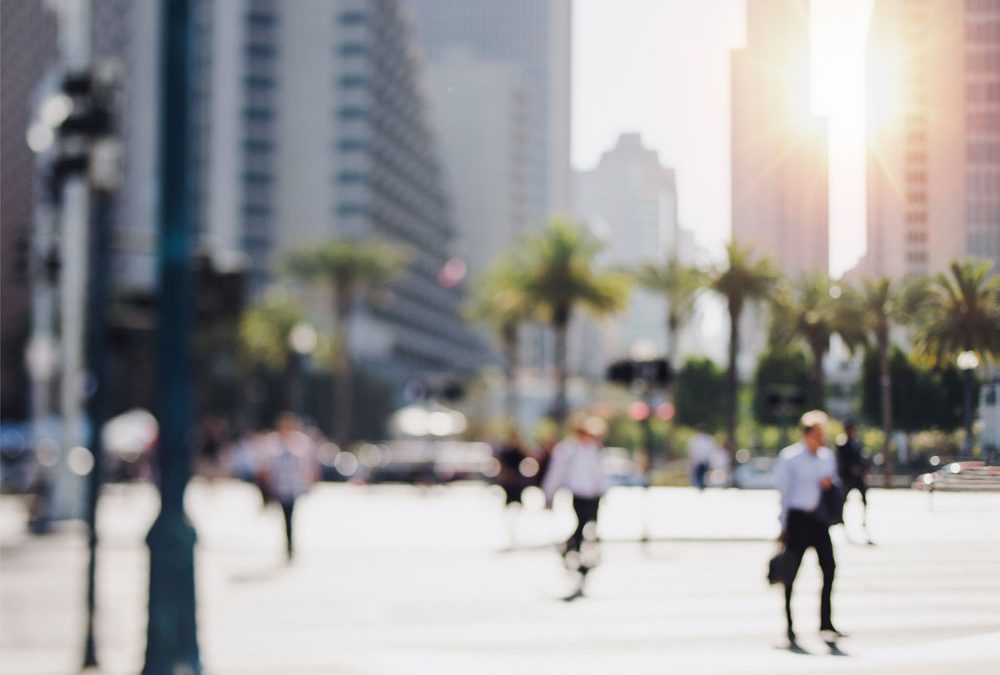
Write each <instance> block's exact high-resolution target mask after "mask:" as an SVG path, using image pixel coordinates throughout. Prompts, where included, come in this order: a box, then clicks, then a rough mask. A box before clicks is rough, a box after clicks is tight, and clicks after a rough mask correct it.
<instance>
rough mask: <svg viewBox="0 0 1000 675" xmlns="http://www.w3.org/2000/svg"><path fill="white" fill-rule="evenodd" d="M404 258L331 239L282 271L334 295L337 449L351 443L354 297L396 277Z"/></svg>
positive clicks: (391, 249)
mask: <svg viewBox="0 0 1000 675" xmlns="http://www.w3.org/2000/svg"><path fill="white" fill-rule="evenodd" d="M408 260H409V254H408V253H407V252H406V251H405V250H403V249H402V248H399V247H397V246H395V245H393V244H389V243H387V242H385V241H383V240H380V239H374V238H369V239H334V240H332V241H328V242H326V243H323V244H319V245H313V246H308V247H305V248H302V249H299V250H297V251H293V252H291V253H290V254H288V257H287V258H286V260H285V268H286V270H287V272H288V274H289V275H291V276H292V277H293V278H295V279H298V280H300V281H303V282H306V283H322V284H325V285H326V286H327V287H328V288H329V289H330V290H331V291H332V293H333V307H332V310H333V319H334V341H335V343H336V351H335V353H334V359H333V375H334V409H333V426H334V437H335V438H336V440H337V442H338V443H340V444H341V445H345V444H346V443H348V442H349V441H350V440H351V438H352V420H353V417H354V389H353V386H354V384H353V371H352V367H351V344H350V320H351V315H352V313H353V310H354V304H355V299H356V296H357V294H358V293H359V292H360V291H361V290H365V289H371V288H374V287H377V286H380V285H382V284H385V283H388V282H389V281H390V280H392V279H393V278H395V277H396V276H398V275H399V274H401V273H402V272H403V271H404V269H405V265H406V263H407V262H408Z"/></svg>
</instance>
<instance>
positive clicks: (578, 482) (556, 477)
mask: <svg viewBox="0 0 1000 675" xmlns="http://www.w3.org/2000/svg"><path fill="white" fill-rule="evenodd" d="M610 486H611V481H610V479H609V478H608V476H607V474H606V473H605V472H604V467H603V466H602V464H601V446H600V445H598V444H597V443H596V442H595V441H592V440H590V439H582V438H580V437H578V436H571V437H569V438H564V439H563V440H561V441H559V442H558V443H557V444H556V446H555V448H553V449H552V461H551V462H550V464H549V468H548V470H547V471H546V472H545V479H544V480H543V481H542V491H543V492H545V498H546V499H547V500H549V501H551V500H552V496H553V495H554V494H555V493H556V490H558V489H559V488H560V487H565V488H567V489H569V491H570V492H572V493H573V494H574V495H575V496H577V497H589V498H594V497H600V496H602V495H603V494H604V493H605V492H607V491H608V488H609V487H610Z"/></svg>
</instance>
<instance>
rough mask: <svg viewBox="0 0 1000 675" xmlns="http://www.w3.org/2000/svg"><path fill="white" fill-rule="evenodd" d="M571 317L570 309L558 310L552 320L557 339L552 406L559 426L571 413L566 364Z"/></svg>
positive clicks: (553, 414)
mask: <svg viewBox="0 0 1000 675" xmlns="http://www.w3.org/2000/svg"><path fill="white" fill-rule="evenodd" d="M569 317H570V312H569V309H568V308H557V309H556V312H555V318H553V320H552V328H553V329H554V331H555V338H556V345H555V348H556V353H555V360H556V397H555V402H554V403H553V406H552V418H553V419H554V420H555V421H556V422H558V423H559V424H562V423H563V422H564V421H565V420H566V413H567V412H568V411H569V408H568V402H567V396H566V382H567V380H568V379H569V366H568V364H567V363H566V332H567V329H568V327H569Z"/></svg>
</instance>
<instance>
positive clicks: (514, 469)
mask: <svg viewBox="0 0 1000 675" xmlns="http://www.w3.org/2000/svg"><path fill="white" fill-rule="evenodd" d="M527 457H528V455H527V454H526V453H525V452H524V443H522V442H521V437H520V435H519V434H518V433H516V432H514V433H511V434H509V435H508V436H507V439H506V440H505V441H504V442H503V443H502V444H501V445H500V449H499V451H498V452H497V460H498V461H499V462H500V474H499V475H498V476H497V482H498V483H499V484H500V487H502V488H503V491H504V495H505V497H506V501H505V502H504V503H505V504H506V505H508V506H509V505H511V504H520V503H521V495H522V494H523V493H524V488H525V480H524V476H522V475H521V462H523V461H524V460H525V459H526V458H527Z"/></svg>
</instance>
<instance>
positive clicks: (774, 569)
mask: <svg viewBox="0 0 1000 675" xmlns="http://www.w3.org/2000/svg"><path fill="white" fill-rule="evenodd" d="M789 557H790V556H789V555H788V550H787V549H786V548H784V547H782V548H781V550H780V551H778V552H777V553H776V554H774V556H773V557H772V558H771V560H770V561H769V562H768V563H767V583H769V584H771V585H772V586H773V585H775V584H783V583H786V582H787V581H788V568H789Z"/></svg>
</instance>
